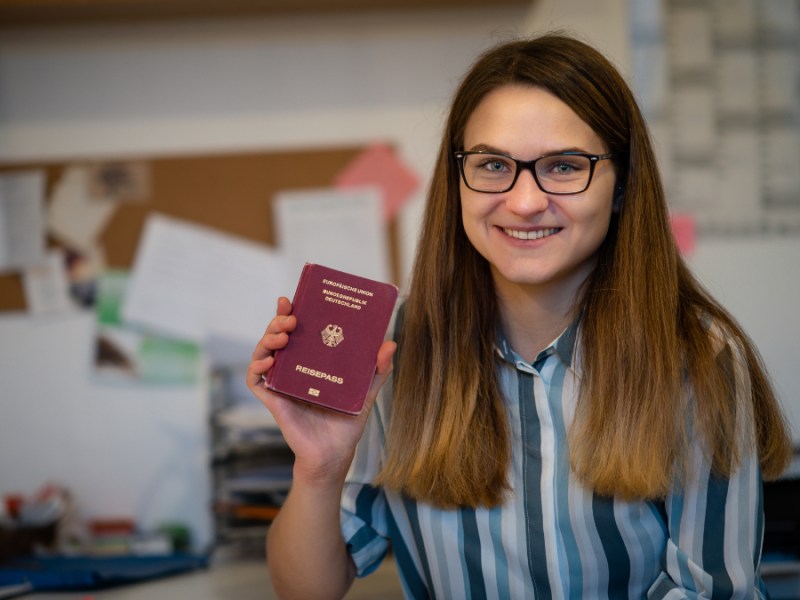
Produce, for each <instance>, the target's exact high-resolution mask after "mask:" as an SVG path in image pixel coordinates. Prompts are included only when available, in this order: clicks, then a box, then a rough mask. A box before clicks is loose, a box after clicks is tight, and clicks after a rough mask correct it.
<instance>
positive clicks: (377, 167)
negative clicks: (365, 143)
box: [334, 143, 419, 222]
mask: <svg viewBox="0 0 800 600" xmlns="http://www.w3.org/2000/svg"><path fill="white" fill-rule="evenodd" d="M334 185H336V187H339V188H348V187H358V186H364V185H374V186H377V187H379V188H380V190H381V193H382V194H383V216H384V219H385V220H386V221H387V222H388V221H391V220H392V219H393V218H394V217H395V215H397V212H398V211H399V210H400V208H401V207H402V206H403V204H404V203H405V202H406V201H407V200H408V199H409V197H410V196H411V194H412V193H414V191H415V190H416V189H417V187H418V186H419V178H418V177H417V175H416V173H414V171H412V170H411V169H410V168H409V167H408V166H407V165H406V164H405V163H404V162H403V161H402V160H401V159H400V157H398V156H397V153H396V152H395V151H394V148H392V147H391V146H390V145H389V144H385V143H376V144H373V145H372V146H370V147H369V148H367V149H366V150H365V151H364V152H362V153H361V154H359V155H358V156H357V157H356V158H355V159H354V160H353V161H352V162H351V163H350V164H349V165H347V166H346V167H345V168H344V169H343V170H342V172H341V173H339V175H338V176H337V177H336V179H335V180H334Z"/></svg>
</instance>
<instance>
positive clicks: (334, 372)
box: [267, 263, 397, 415]
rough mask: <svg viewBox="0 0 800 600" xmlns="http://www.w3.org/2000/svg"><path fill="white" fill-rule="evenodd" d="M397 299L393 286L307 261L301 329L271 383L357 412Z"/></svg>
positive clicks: (279, 358) (300, 290)
mask: <svg viewBox="0 0 800 600" xmlns="http://www.w3.org/2000/svg"><path fill="white" fill-rule="evenodd" d="M396 301H397V287H395V286H394V285H392V284H389V283H382V282H379V281H374V280H372V279H367V278H365V277H359V276H358V275H353V274H350V273H345V272H343V271H337V270H335V269H331V268H329V267H324V266H322V265H318V264H311V263H306V265H305V266H304V267H303V271H302V273H301V274H300V281H299V282H298V284H297V290H296V291H295V294H294V299H293V300H292V314H293V315H294V316H295V317H297V328H296V329H295V330H294V331H293V332H292V333H291V334H290V335H289V343H288V344H287V345H286V347H285V348H283V349H281V350H278V351H277V352H276V353H275V364H274V365H273V366H272V369H270V372H269V374H268V375H267V387H268V388H269V389H270V390H272V391H274V392H278V393H280V394H283V395H285V396H289V397H291V398H295V399H298V400H304V401H306V402H310V403H312V404H316V405H319V406H323V407H326V408H330V409H333V410H337V411H340V412H344V413H348V414H352V415H355V414H358V413H359V412H361V409H362V408H363V406H364V400H365V399H366V397H367V392H368V390H369V386H370V384H371V383H372V377H373V375H374V374H375V365H376V361H377V355H378V348H379V347H380V345H381V343H382V342H383V340H384V337H385V335H386V330H387V328H388V327H389V321H390V319H391V316H392V311H393V310H394V305H395V302H396Z"/></svg>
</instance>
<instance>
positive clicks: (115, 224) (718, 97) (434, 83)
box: [0, 0, 800, 554]
mask: <svg viewBox="0 0 800 600" xmlns="http://www.w3.org/2000/svg"><path fill="white" fill-rule="evenodd" d="M552 29H560V30H563V31H565V32H567V33H572V34H574V35H576V36H578V37H579V38H581V39H583V40H585V41H587V42H589V43H591V44H593V45H595V46H596V47H598V48H599V49H600V50H601V51H603V52H604V53H606V55H607V56H609V57H610V58H611V59H612V60H613V61H614V62H615V64H616V65H617V66H618V67H619V69H620V70H621V72H622V73H623V74H624V75H625V77H626V78H627V79H628V80H629V81H630V83H631V85H632V87H633V88H634V90H635V91H636V94H637V96H638V98H639V100H640V102H641V105H642V107H643V110H644V112H645V114H646V117H647V119H648V121H649V123H650V125H651V127H652V131H653V135H654V140H655V144H656V147H657V150H658V154H659V160H660V163H661V167H662V171H663V174H664V177H665V183H666V186H667V191H668V196H669V200H670V203H671V206H672V208H673V217H674V222H673V224H674V229H675V234H676V237H677V239H678V242H679V244H680V247H681V249H682V251H683V252H684V255H685V257H686V258H687V260H688V262H689V264H690V266H691V267H692V268H693V269H694V270H695V271H696V273H697V275H698V276H699V277H700V279H701V280H702V281H703V282H704V283H705V284H706V285H707V286H708V288H709V289H710V290H711V291H712V293H714V294H716V295H717V297H718V298H719V299H720V300H722V302H723V303H724V304H725V305H726V306H728V308H729V309H730V310H731V311H732V312H733V314H734V315H735V316H736V317H737V318H738V319H739V320H740V321H741V323H742V324H743V326H744V327H745V329H746V330H747V331H748V332H749V333H750V335H751V336H752V338H753V339H754V341H755V342H756V344H757V345H758V346H759V348H760V350H761V352H762V353H763V356H764V359H765V361H766V363H767V366H768V368H769V370H770V372H771V373H772V375H773V377H774V379H775V383H776V385H777V387H778V391H779V393H780V396H781V399H782V402H783V404H784V406H785V409H786V412H787V415H788V417H789V419H790V421H791V424H792V427H793V435H794V439H795V442H796V443H800V395H799V394H798V390H800V371H799V370H798V369H797V367H796V364H797V360H798V358H800V342H798V340H800V319H798V318H797V307H798V306H800V266H798V265H799V264H800V100H798V98H800V44H799V43H798V40H800V0H770V1H769V2H761V1H759V0H728V1H720V0H715V1H712V0H694V1H691V2H690V1H686V0H594V1H593V2H580V1H578V0H560V1H557V0H508V1H493V2H476V1H472V0H469V1H468V0H462V1H456V0H424V1H423V0H419V1H416V0H414V1H412V0H407V1H400V0H396V1H388V0H386V1H379V0H372V1H367V0H316V1H314V0H295V1H294V2H289V3H286V2H284V3H277V2H271V1H268V0H263V1H262V2H257V1H255V0H251V1H244V0H241V1H234V2H211V1H205V2H188V1H180V0H171V1H164V2H148V1H145V0H125V1H123V0H117V1H114V2H109V1H106V2H79V1H70V0H61V1H57V0H49V1H45V0H42V1H22V0H18V1H13V0H4V1H0V309H2V312H0V495H2V496H3V498H4V500H5V501H4V511H5V513H6V515H5V517H4V518H5V519H7V520H10V521H11V522H14V520H15V519H19V518H20V514H21V513H20V506H23V507H25V506H27V507H28V508H29V511H28V513H27V514H28V517H30V516H31V514H33V517H31V518H32V519H33V521H31V523H34V524H35V523H42V522H46V520H47V516H45V517H42V516H41V515H40V514H38V513H37V510H32V508H36V509H39V512H42V509H43V507H44V508H47V507H48V506H49V508H50V509H52V510H55V511H56V514H58V515H59V518H62V516H63V515H64V514H65V513H66V512H67V509H65V507H69V510H71V511H72V512H71V514H72V518H73V519H74V522H75V523H77V525H76V526H75V533H74V535H73V537H72V538H71V539H70V540H66V541H65V540H60V543H64V544H73V545H77V546H76V547H78V548H81V549H85V548H86V547H87V546H86V544H89V545H90V546H88V547H90V548H91V550H92V552H106V553H112V552H115V551H117V550H118V549H119V547H120V546H119V544H120V540H123V541H124V544H123V548H124V551H130V549H131V548H132V547H134V545H135V544H134V542H137V543H143V544H145V547H147V546H146V544H147V543H151V544H154V545H155V546H152V547H157V544H158V542H159V540H163V539H164V537H165V536H166V537H167V539H168V540H169V542H170V544H172V546H171V548H173V549H174V548H175V547H176V546H175V545H176V544H178V545H179V546H180V544H183V545H182V546H180V548H181V549H182V550H189V551H190V552H192V553H197V554H204V553H206V552H207V551H208V550H209V549H212V548H219V547H220V546H228V545H231V544H240V543H242V540H249V541H250V542H253V540H256V542H255V545H256V546H258V545H260V543H261V541H263V531H264V527H265V526H266V525H267V524H268V522H269V519H270V518H271V517H272V516H274V512H270V511H271V510H272V509H274V508H276V507H277V506H279V504H280V498H281V493H283V492H285V487H286V485H287V472H286V465H287V464H288V463H289V462H290V457H289V456H287V454H286V452H285V448H283V446H282V441H281V439H280V436H279V434H277V433H276V431H275V428H274V423H271V422H270V419H269V416H268V415H267V414H266V411H265V410H263V409H262V408H261V407H260V406H256V405H254V403H253V401H252V400H251V399H250V398H249V393H248V392H247V390H246V389H244V388H243V382H242V378H243V368H244V367H245V365H246V363H247V361H248V360H249V354H250V351H251V349H252V346H253V345H254V344H255V342H256V341H257V340H258V338H259V337H260V334H261V331H262V330H263V327H264V326H265V325H266V323H267V321H268V320H269V318H270V316H271V315H272V313H273V310H274V303H275V299H276V298H277V296H278V295H279V294H283V295H288V296H291V295H292V293H293V291H294V285H295V283H296V279H297V276H298V275H299V266H300V265H301V264H302V262H304V261H306V260H308V261H311V262H322V263H325V264H329V266H334V267H337V268H342V269H345V270H352V271H353V272H356V273H359V274H362V275H365V276H369V277H373V278H376V279H384V280H391V281H394V282H395V283H396V284H397V285H399V286H400V287H401V291H402V289H403V286H404V285H405V282H406V278H407V275H408V272H409V269H410V266H411V262H412V259H413V254H414V247H415V240H416V235H417V232H418V230H419V225H420V217H421V210H422V204H423V200H424V195H425V191H426V187H427V184H428V181H429V178H430V173H431V167H432V165H433V162H434V159H435V156H436V152H437V150H438V143H439V136H440V132H441V127H442V121H443V118H444V114H445V110H446V108H447V104H448V101H449V99H450V96H451V94H452V92H453V90H454V87H455V86H456V84H457V82H458V79H459V77H460V76H461V74H462V73H463V72H464V71H465V70H466V68H467V67H468V66H469V64H470V63H471V62H472V60H473V59H474V58H475V57H476V55H477V54H478V53H479V52H481V51H482V50H484V49H485V48H487V47H489V46H490V45H494V44H496V43H498V42H501V41H504V40H507V39H509V38H512V37H516V36H520V35H529V34H535V33H541V32H545V31H548V30H552ZM787 493H788V492H787ZM54 499H55V500H54ZM54 506H55V508H54ZM23 512H24V511H23ZM44 513H45V515H47V514H50V515H52V514H53V513H52V512H51V513H48V512H47V511H46V510H45V511H44ZM37 518H38V519H39V521H37V520H36V519H37ZM787 522H789V523H790V521H787ZM785 526H786V527H792V526H796V525H791V523H790V524H789V525H785ZM109 528H110V529H111V530H112V533H113V535H112V536H111V537H108V536H107V537H103V536H102V535H101V534H102V533H103V532H105V533H106V534H108V531H109ZM795 531H796V530H795ZM134 538H135V539H134ZM48 543H52V540H51V542H48ZM125 544H127V545H125ZM45 545H47V543H45Z"/></svg>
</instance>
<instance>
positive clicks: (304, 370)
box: [294, 365, 344, 385]
mask: <svg viewBox="0 0 800 600" xmlns="http://www.w3.org/2000/svg"><path fill="white" fill-rule="evenodd" d="M294 370H295V371H297V372H299V373H302V374H303V375H309V376H311V377H317V378H318V379H324V380H325V381H330V382H331V383H338V384H339V385H341V384H343V383H344V379H343V378H342V377H337V376H336V375H329V374H328V373H325V372H324V371H317V370H316V369H309V368H308V367H304V366H303V365H295V367H294Z"/></svg>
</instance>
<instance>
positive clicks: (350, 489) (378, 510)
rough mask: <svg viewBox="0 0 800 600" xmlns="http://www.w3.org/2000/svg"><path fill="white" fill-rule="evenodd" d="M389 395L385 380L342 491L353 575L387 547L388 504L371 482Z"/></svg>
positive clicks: (375, 562) (368, 568)
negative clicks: (354, 567) (354, 570)
mask: <svg viewBox="0 0 800 600" xmlns="http://www.w3.org/2000/svg"><path fill="white" fill-rule="evenodd" d="M390 395H391V382H390V381H389V382H387V383H386V385H384V388H383V390H381V395H380V397H379V398H378V400H377V402H376V403H375V407H374V408H373V410H372V413H371V414H370V416H369V419H368V420H367V426H366V428H365V430H364V435H363V436H362V437H361V440H360V441H359V443H358V446H357V447H356V453H355V456H354V458H353V462H352V464H351V465H350V471H349V472H348V474H347V479H346V480H345V485H344V490H343V492H342V501H341V509H340V521H341V530H342V536H343V537H344V540H345V544H346V546H347V551H348V552H349V553H350V556H351V557H352V558H353V562H354V563H355V565H356V575H357V576H358V577H364V576H365V575H369V574H370V573H371V572H372V571H374V570H375V569H376V568H378V566H379V565H380V564H381V562H382V561H383V558H384V557H385V556H386V554H387V552H388V550H389V536H388V519H387V514H386V512H387V510H388V504H387V501H386V495H385V493H384V491H383V489H381V488H379V487H376V486H373V485H372V481H373V480H374V479H375V476H376V475H377V473H378V471H379V470H380V467H381V464H382V458H383V447H384V429H383V419H382V415H383V414H384V411H385V409H386V406H385V403H386V402H387V401H388V398H389V397H390Z"/></svg>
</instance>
